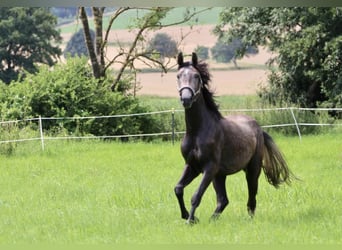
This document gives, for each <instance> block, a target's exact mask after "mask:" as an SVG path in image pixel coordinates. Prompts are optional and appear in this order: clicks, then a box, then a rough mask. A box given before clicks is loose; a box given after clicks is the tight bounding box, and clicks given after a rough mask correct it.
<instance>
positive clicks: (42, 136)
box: [0, 107, 342, 150]
mask: <svg viewBox="0 0 342 250" xmlns="http://www.w3.org/2000/svg"><path fill="white" fill-rule="evenodd" d="M271 111H272V112H281V111H289V112H290V114H291V117H292V118H291V119H292V120H291V122H286V123H278V124H263V125H262V126H261V127H263V128H283V127H295V128H296V132H297V134H298V137H299V139H300V141H301V140H302V133H301V127H303V126H304V127H305V126H342V123H341V122H330V123H329V122H298V117H297V116H298V114H297V116H296V114H295V113H296V112H297V113H298V112H300V111H310V112H312V113H313V114H315V113H317V112H335V113H339V112H341V111H342V108H296V107H287V108H264V109H223V110H221V112H222V113H223V114H229V113H252V112H254V113H257V112H263V113H265V112H271ZM176 113H184V110H183V109H182V110H176V109H171V110H164V111H154V112H146V113H136V114H120V115H110V116H84V117H40V116H39V117H37V118H30V119H23V120H14V121H0V126H1V127H0V128H4V127H6V126H9V127H10V126H11V125H13V124H19V123H35V124H37V126H36V128H37V133H36V136H29V137H26V138H12V137H13V136H9V138H8V139H6V140H2V139H1V138H3V136H0V144H4V143H14V142H25V141H40V143H41V148H42V150H44V148H45V142H46V141H48V140H72V139H110V138H137V137H138V138H143V137H160V136H169V137H171V140H172V143H174V141H175V137H176V136H178V135H182V134H184V133H185V131H184V130H181V131H177V126H176V122H175V114H176ZM160 114H164V115H170V117H171V126H170V127H171V129H170V131H164V132H156V133H146V134H143V133H141V134H122V135H101V136H95V135H70V134H67V135H63V136H51V135H48V134H49V133H45V131H44V129H43V128H44V123H45V122H47V121H68V120H70V121H79V120H90V119H104V118H122V117H134V116H145V115H160ZM22 127H24V126H22ZM0 132H1V133H4V129H2V130H1V131H0Z"/></svg>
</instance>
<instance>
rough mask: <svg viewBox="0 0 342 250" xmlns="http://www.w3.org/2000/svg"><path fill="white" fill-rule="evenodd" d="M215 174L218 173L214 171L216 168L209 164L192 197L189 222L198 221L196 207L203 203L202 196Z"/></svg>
mask: <svg viewBox="0 0 342 250" xmlns="http://www.w3.org/2000/svg"><path fill="white" fill-rule="evenodd" d="M215 174H216V172H215V171H214V168H213V167H212V166H209V167H207V168H206V169H205V170H204V173H203V178H202V181H201V183H200V185H199V187H198V189H197V191H196V192H195V194H194V195H193V196H192V198H191V210H190V214H189V218H188V223H189V224H193V223H196V222H197V219H196V218H195V211H196V208H197V207H198V206H199V204H200V203H201V200H202V196H203V194H204V192H205V191H206V190H207V188H208V186H209V184H210V183H211V181H212V180H213V178H214V176H215Z"/></svg>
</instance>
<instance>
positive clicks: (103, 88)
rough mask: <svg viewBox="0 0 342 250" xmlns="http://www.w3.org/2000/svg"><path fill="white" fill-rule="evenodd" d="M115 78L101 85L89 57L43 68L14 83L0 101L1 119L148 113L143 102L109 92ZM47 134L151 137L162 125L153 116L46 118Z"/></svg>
mask: <svg viewBox="0 0 342 250" xmlns="http://www.w3.org/2000/svg"><path fill="white" fill-rule="evenodd" d="M110 83H111V77H110V76H108V77H107V78H106V79H105V80H104V81H98V80H96V79H95V78H94V77H92V73H91V69H90V67H89V65H88V64H87V60H86V58H73V59H71V58H70V59H69V60H68V61H67V63H66V64H58V65H56V66H55V67H54V68H53V69H50V68H48V67H47V66H41V67H40V68H39V72H38V73H37V74H35V75H34V74H27V77H26V78H25V79H24V80H23V81H22V82H14V83H12V84H11V85H9V86H5V85H4V84H3V85H2V88H4V89H5V91H4V92H2V94H1V95H0V98H1V101H2V102H1V106H0V107H1V108H0V110H1V119H2V120H16V119H24V118H31V117H38V116H42V117H71V118H72V117H81V116H103V115H106V116H111V115H116V114H131V113H141V112H146V111H147V109H145V108H143V107H142V106H141V105H139V102H138V99H136V98H134V97H132V96H130V95H124V94H123V93H121V92H111V91H109V86H110ZM43 126H44V129H45V130H49V131H50V132H51V131H57V132H58V131H60V130H61V129H66V130H67V131H68V133H77V134H92V135H118V134H120V135H121V134H136V133H149V132H151V131H154V129H156V127H157V126H158V122H154V121H153V119H152V118H149V117H142V116H139V117H124V118H104V119H102V120H99V119H93V120H85V121H83V120H77V119H70V120H65V121H64V120H44V122H43Z"/></svg>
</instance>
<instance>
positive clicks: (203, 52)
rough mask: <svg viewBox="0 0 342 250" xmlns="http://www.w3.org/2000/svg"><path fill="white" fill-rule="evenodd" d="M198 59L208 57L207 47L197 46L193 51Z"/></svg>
mask: <svg viewBox="0 0 342 250" xmlns="http://www.w3.org/2000/svg"><path fill="white" fill-rule="evenodd" d="M194 52H195V53H196V54H197V56H198V58H199V59H200V60H207V59H209V48H208V47H205V46H199V45H198V46H197V47H196V48H195V51H194Z"/></svg>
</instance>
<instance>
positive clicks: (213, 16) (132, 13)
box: [59, 7, 222, 33]
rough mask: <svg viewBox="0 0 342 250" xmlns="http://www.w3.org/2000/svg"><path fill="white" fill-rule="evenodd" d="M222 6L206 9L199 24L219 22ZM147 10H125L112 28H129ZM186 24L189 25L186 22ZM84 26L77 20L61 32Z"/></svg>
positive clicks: (172, 16)
mask: <svg viewBox="0 0 342 250" xmlns="http://www.w3.org/2000/svg"><path fill="white" fill-rule="evenodd" d="M196 9H197V10H201V9H204V8H203V7H200V8H199V7H197V8H196ZM221 10H222V8H221V7H215V8H212V9H211V10H210V11H206V12H205V13H204V14H202V15H199V16H198V18H197V24H200V25H202V24H217V22H218V15H219V13H220V12H221ZM184 12H185V8H184V7H178V8H175V9H173V10H171V11H170V12H169V14H168V15H167V16H166V18H165V19H164V20H163V23H171V22H175V21H179V20H180V19H181V18H182V17H183V13H184ZM144 13H146V11H143V10H139V12H137V10H129V11H126V12H124V13H123V14H122V15H120V16H119V17H118V18H117V19H116V21H115V22H114V23H113V26H112V29H114V30H115V29H128V28H129V27H130V26H131V25H132V24H133V23H134V19H135V18H136V17H137V15H138V16H142V15H143V14H144ZM109 19H110V14H107V15H106V16H105V17H104V19H103V27H104V28H105V29H106V28H107V26H108V23H109ZM184 25H189V24H188V23H187V24H184ZM81 27H82V25H81V23H80V22H77V21H76V20H75V22H73V23H71V24H67V25H62V26H60V27H59V28H60V30H61V33H70V32H71V33H75V32H77V31H78V29H80V28H81ZM90 27H91V28H92V29H93V28H94V24H93V22H90Z"/></svg>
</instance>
